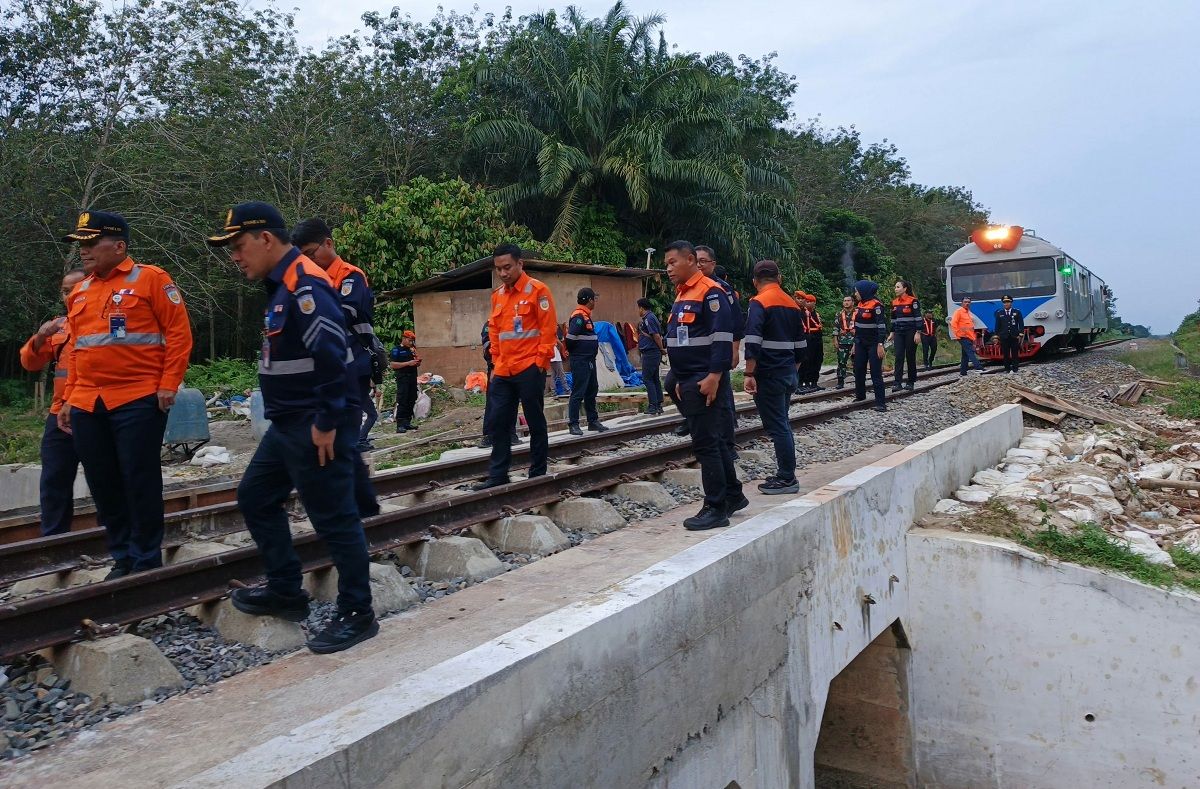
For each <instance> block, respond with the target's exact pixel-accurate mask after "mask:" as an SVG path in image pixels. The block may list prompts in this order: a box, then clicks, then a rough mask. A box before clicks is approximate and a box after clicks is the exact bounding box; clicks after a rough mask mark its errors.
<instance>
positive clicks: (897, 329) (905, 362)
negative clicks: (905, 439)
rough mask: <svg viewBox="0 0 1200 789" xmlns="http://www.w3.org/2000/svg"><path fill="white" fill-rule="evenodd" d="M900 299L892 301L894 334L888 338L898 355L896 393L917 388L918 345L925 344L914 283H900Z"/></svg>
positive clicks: (894, 384)
mask: <svg viewBox="0 0 1200 789" xmlns="http://www.w3.org/2000/svg"><path fill="white" fill-rule="evenodd" d="M895 291H896V298H894V299H892V333H891V336H889V337H888V339H889V340H892V341H893V343H894V344H893V346H892V348H893V349H894V350H895V353H896V370H895V377H894V378H893V379H892V391H893V392H899V391H900V390H901V389H904V388H907V389H908V391H910V392H911V391H912V390H913V389H915V388H916V386H917V344H918V343H919V342H920V340H921V302H920V301H918V300H917V297H916V296H914V295H913V289H912V283H910V282H909V281H908V280H904V279H900V280H896V285H895ZM905 367H907V368H908V383H907V384H905V383H904V370H905Z"/></svg>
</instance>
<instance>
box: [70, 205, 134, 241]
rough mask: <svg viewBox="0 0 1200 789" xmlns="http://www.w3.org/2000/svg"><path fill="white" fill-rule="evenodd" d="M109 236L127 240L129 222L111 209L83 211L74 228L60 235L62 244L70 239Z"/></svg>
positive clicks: (77, 239) (84, 239)
mask: <svg viewBox="0 0 1200 789" xmlns="http://www.w3.org/2000/svg"><path fill="white" fill-rule="evenodd" d="M103 236H110V237H112V238H120V239H124V240H125V241H129V223H128V222H126V221H125V217H123V216H121V215H120V214H117V213H114V212H112V211H84V212H83V213H82V214H80V215H79V220H78V221H77V222H76V223H75V229H74V230H72V231H71V232H70V233H67V234H66V235H65V236H63V237H62V239H61V240H62V242H63V243H64V244H70V243H71V242H72V241H87V240H89V239H93V238H101V237H103Z"/></svg>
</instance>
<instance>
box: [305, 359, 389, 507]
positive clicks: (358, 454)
mask: <svg viewBox="0 0 1200 789" xmlns="http://www.w3.org/2000/svg"><path fill="white" fill-rule="evenodd" d="M358 388H359V395H360V397H361V400H360V402H362V403H364V404H366V403H371V377H370V376H366V377H365V378H360V379H359V381H358ZM364 407H365V405H364ZM371 410H372V411H374V410H375V404H374V403H371ZM359 421H360V422H361V421H362V417H361V416H360V417H359ZM374 421H375V420H374V419H372V420H371V422H372V423H374ZM362 435H363V433H361V432H360V433H358V434H357V439H356V441H355V444H354V501H355V503H356V504H357V505H358V514H359V515H360V516H361V517H364V518H369V517H371V516H372V515H378V514H379V502H378V501H376V500H375V486H374V485H373V484H371V470H370V469H368V468H367V464H366V463H365V462H363V458H362V451H361V450H360V449H359V448H358V442H359V441H361V440H362ZM310 443H311V440H310Z"/></svg>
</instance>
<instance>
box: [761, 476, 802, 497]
mask: <svg viewBox="0 0 1200 789" xmlns="http://www.w3.org/2000/svg"><path fill="white" fill-rule="evenodd" d="M758 492H759V493H765V494H767V495H768V496H779V495H781V494H784V493H799V492H800V482H799V481H797V480H794V479H793V480H792V481H791V482H788V481H787V480H785V479H779V478H778V477H771V478H769V479H768V480H767V481H766V482H764V483H762V484H761V485H759V486H758Z"/></svg>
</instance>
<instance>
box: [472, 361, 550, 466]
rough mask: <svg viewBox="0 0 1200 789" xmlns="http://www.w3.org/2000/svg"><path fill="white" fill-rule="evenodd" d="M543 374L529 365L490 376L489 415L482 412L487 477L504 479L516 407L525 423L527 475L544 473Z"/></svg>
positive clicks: (547, 448) (547, 442)
mask: <svg viewBox="0 0 1200 789" xmlns="http://www.w3.org/2000/svg"><path fill="white" fill-rule="evenodd" d="M545 397H546V374H545V373H544V372H542V371H541V370H539V369H538V366H537V365H536V364H531V365H529V366H528V367H526V368H525V369H524V370H522V371H521V372H519V373H517V374H516V375H507V376H506V375H493V376H492V381H491V384H490V385H489V386H488V404H489V405H490V406H491V411H492V413H491V416H490V418H489V417H488V416H487V415H485V416H484V422H485V427H487V428H490V429H491V438H492V460H491V466H490V467H489V468H488V479H490V480H496V481H499V480H507V479H508V468H509V466H510V465H512V437H513V433H514V432H515V430H516V426H517V406H518V404H519V405H520V407H521V409H522V410H524V412H525V423H526V424H527V425H528V426H529V476H531V477H537V476H541V475H542V474H545V473H546V459H547V456H548V455H549V451H550V438H549V436H548V434H547V432H546V412H545Z"/></svg>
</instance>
